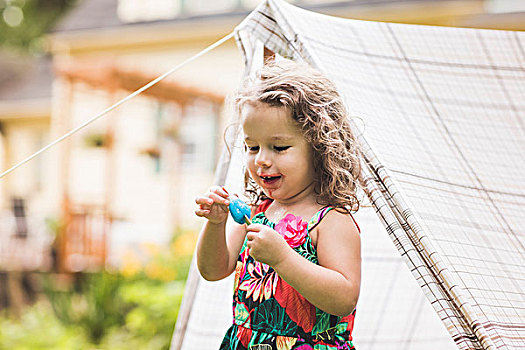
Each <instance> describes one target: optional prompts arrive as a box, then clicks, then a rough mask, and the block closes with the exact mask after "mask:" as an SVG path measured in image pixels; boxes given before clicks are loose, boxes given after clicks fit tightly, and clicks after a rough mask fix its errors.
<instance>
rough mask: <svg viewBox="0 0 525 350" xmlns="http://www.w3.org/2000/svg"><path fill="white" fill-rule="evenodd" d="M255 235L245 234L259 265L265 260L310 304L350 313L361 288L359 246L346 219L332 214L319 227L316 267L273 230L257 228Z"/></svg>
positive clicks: (333, 212)
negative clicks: (317, 262) (317, 263)
mask: <svg viewBox="0 0 525 350" xmlns="http://www.w3.org/2000/svg"><path fill="white" fill-rule="evenodd" d="M258 228H259V227H258ZM249 231H251V226H250V227H249ZM255 231H258V232H253V233H252V232H250V233H249V234H248V240H249V246H251V247H250V249H251V255H252V256H254V254H255V255H256V256H254V258H255V259H257V260H259V261H261V259H262V260H266V263H268V264H270V265H271V266H272V267H273V268H274V269H275V271H276V272H277V273H278V274H279V275H280V276H281V277H282V278H283V279H284V280H285V281H286V282H287V283H288V284H290V286H292V287H293V288H294V289H295V290H297V291H298V292H299V293H300V294H301V295H302V296H304V297H305V298H306V299H307V300H308V301H309V302H310V303H312V304H313V305H315V306H316V307H318V308H319V309H321V310H323V311H325V312H328V313H330V314H333V315H338V316H346V315H348V314H350V313H351V312H352V311H353V310H354V308H355V306H356V304H357V299H358V298H359V288H360V284H361V243H360V238H359V232H358V230H357V227H356V226H355V224H354V222H353V220H352V219H351V218H350V217H349V216H348V215H345V214H341V213H338V212H336V211H335V210H333V211H331V212H330V213H328V214H327V216H326V217H325V218H324V219H323V221H321V223H320V224H319V226H318V238H317V257H318V260H319V265H316V264H314V263H312V262H310V261H308V260H306V259H305V258H303V257H302V256H300V255H299V254H297V253H296V252H295V251H294V250H293V249H292V248H290V247H289V246H288V244H286V242H285V241H284V239H283V238H282V237H281V236H280V235H279V234H278V233H277V232H275V231H274V230H271V229H270V230H266V229H264V228H263V227H260V230H255ZM263 231H264V232H263ZM261 233H262V234H261ZM261 238H262V239H261ZM263 241H266V242H263ZM261 243H265V247H264V246H263V245H262V244H261ZM283 243H284V245H283ZM254 246H255V251H254ZM257 256H258V257H259V259H258V258H257ZM263 262H264V261H263Z"/></svg>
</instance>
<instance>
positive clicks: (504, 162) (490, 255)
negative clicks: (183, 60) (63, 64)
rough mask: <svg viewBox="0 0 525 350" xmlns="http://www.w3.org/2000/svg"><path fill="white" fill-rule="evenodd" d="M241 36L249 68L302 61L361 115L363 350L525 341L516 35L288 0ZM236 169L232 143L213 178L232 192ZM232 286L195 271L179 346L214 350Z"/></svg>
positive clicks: (250, 21) (524, 203)
mask: <svg viewBox="0 0 525 350" xmlns="http://www.w3.org/2000/svg"><path fill="white" fill-rule="evenodd" d="M235 33H236V38H237V40H238V43H239V47H240V48H241V50H242V51H243V53H244V55H245V57H246V66H247V72H251V71H253V70H254V69H256V68H257V66H259V65H260V64H262V56H263V54H262V48H263V47H266V48H268V49H269V50H272V51H274V52H276V53H277V54H278V55H281V56H283V57H288V58H291V59H294V60H304V61H307V62H309V63H310V64H312V65H314V66H316V67H317V68H319V69H320V70H321V71H323V72H324V73H325V74H326V75H327V76H328V77H330V78H331V79H332V80H333V81H334V82H335V83H336V84H337V86H338V88H339V89H340V91H341V93H342V94H343V96H344V98H345V101H346V103H347V105H348V109H349V110H350V112H351V114H352V115H353V116H357V117H359V118H360V120H363V121H364V123H362V124H361V123H358V122H354V126H355V129H356V130H355V131H356V133H357V134H358V138H359V142H360V143H361V145H362V147H363V149H364V150H365V159H364V164H366V166H365V169H364V175H365V177H366V178H367V186H368V189H369V190H370V191H371V198H370V200H371V202H372V204H373V209H365V210H362V211H360V212H359V213H358V215H357V220H358V222H359V223H360V225H361V227H362V240H363V283H362V290H361V298H360V301H359V304H358V311H357V319H356V325H355V328H354V339H355V344H356V346H357V347H358V348H359V349H446V348H454V347H455V346H457V347H459V348H461V349H482V348H483V349H523V348H525V278H524V277H523V276H524V274H523V271H525V249H524V248H525V229H524V227H525V215H524V213H523V209H524V208H525V120H524V119H525V118H524V117H525V33H520V32H506V31H489V30H476V29H459V28H444V27H427V26H413V25H401V24H390V23H378V22H366V21H357V20H346V19H340V18H334V17H329V16H324V15H320V14H316V13H312V12H308V11H305V10H302V9H299V8H296V7H293V6H291V5H289V4H287V3H285V2H283V1H281V0H269V1H266V2H263V3H262V4H261V5H260V6H259V7H258V8H257V9H256V10H254V11H253V12H252V13H251V14H250V15H249V16H248V17H247V18H246V19H245V20H244V21H243V22H242V23H241V24H240V25H239V26H238V27H237V28H236V30H235ZM352 120H353V121H354V120H357V119H352ZM241 168H242V166H241V154H240V151H239V149H235V150H234V152H233V154H232V156H231V158H230V157H228V155H227V154H225V156H224V157H223V159H222V161H221V163H220V165H219V168H218V170H217V178H216V182H217V183H221V184H222V183H225V184H226V185H227V186H228V187H229V188H234V189H235V188H236V189H237V190H238V192H240V191H241V190H240V185H241V176H242V171H241ZM379 222H381V223H382V225H379V224H378V223H379ZM388 237H389V238H388ZM392 242H393V243H394V244H393V245H392ZM394 246H395V248H396V250H397V252H396V251H395V250H394ZM400 259H402V261H404V263H403V265H402V264H400V261H401V260H400ZM405 266H408V269H406V267H405ZM408 271H410V272H408ZM410 273H411V276H410ZM409 277H412V278H409ZM414 279H415V281H414ZM416 282H417V283H416ZM417 285H419V287H420V288H417ZM231 293H232V282H231V279H227V280H224V281H221V282H215V283H209V282H205V281H203V280H202V279H201V278H200V277H199V276H198V272H197V271H196V269H195V267H194V266H193V267H192V270H191V272H190V277H189V279H188V284H187V291H186V294H185V298H184V301H183V305H182V308H181V311H180V313H179V318H178V321H177V326H176V330H175V333H174V337H173V342H172V348H173V349H181V348H182V349H214V348H217V347H218V345H219V343H220V341H221V339H222V336H223V334H224V332H225V330H226V329H227V327H228V326H229V324H230V323H231V317H232V316H231V308H230V305H231V304H230V302H231ZM423 295H424V297H423Z"/></svg>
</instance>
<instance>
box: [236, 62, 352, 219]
mask: <svg viewBox="0 0 525 350" xmlns="http://www.w3.org/2000/svg"><path fill="white" fill-rule="evenodd" d="M233 102H234V104H235V107H236V108H237V111H238V113H239V115H240V112H241V110H242V107H243V106H244V105H245V104H247V103H249V104H257V103H266V104H268V105H271V106H273V107H283V108H287V109H288V110H290V111H291V115H292V118H293V119H294V121H295V123H296V125H297V126H298V127H299V128H300V129H301V130H302V132H303V135H304V137H305V139H306V141H307V142H308V143H309V144H310V145H311V147H312V149H313V158H314V159H313V161H314V169H316V176H315V178H316V182H315V192H316V193H317V195H318V196H317V202H318V203H319V204H321V205H330V206H333V207H336V208H340V209H344V210H346V211H357V210H358V209H359V205H360V203H359V199H358V197H357V195H356V191H357V188H358V184H359V183H360V182H361V181H362V179H361V165H360V152H359V148H358V146H357V143H356V141H355V138H354V135H353V133H352V131H351V129H350V124H349V119H348V114H347V112H346V108H345V107H344V104H343V101H342V99H341V96H340V95H339V93H338V92H337V90H336V88H335V85H334V84H333V83H332V82H331V81H330V80H329V79H328V78H326V77H325V76H324V75H323V74H321V73H320V72H319V71H317V70H315V69H313V68H311V67H310V66H308V65H306V64H300V63H296V62H293V61H289V60H283V61H279V62H268V63H267V64H265V65H264V67H262V68H261V69H260V70H259V71H258V72H257V74H256V76H255V78H253V79H248V80H246V81H245V83H244V84H243V85H242V86H241V88H240V89H239V91H238V92H237V95H236V96H235V98H234V100H233ZM245 190H246V193H247V194H248V196H249V198H250V200H251V202H252V204H256V203H258V202H260V201H261V200H262V199H266V196H265V195H264V193H263V192H262V189H261V188H259V187H258V186H257V185H256V184H255V181H253V180H252V179H251V178H250V176H249V175H248V172H247V171H246V172H245Z"/></svg>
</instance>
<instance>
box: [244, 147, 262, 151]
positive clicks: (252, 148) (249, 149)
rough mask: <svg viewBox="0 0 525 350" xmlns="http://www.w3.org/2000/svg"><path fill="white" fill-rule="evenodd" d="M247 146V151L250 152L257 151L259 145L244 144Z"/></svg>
mask: <svg viewBox="0 0 525 350" xmlns="http://www.w3.org/2000/svg"><path fill="white" fill-rule="evenodd" d="M246 147H247V148H248V151H250V152H257V151H258V150H259V146H246Z"/></svg>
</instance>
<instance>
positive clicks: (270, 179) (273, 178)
mask: <svg viewBox="0 0 525 350" xmlns="http://www.w3.org/2000/svg"><path fill="white" fill-rule="evenodd" d="M259 178H260V179H261V181H262V182H263V183H264V184H265V185H267V186H268V185H273V184H275V183H276V182H277V181H279V180H280V179H281V176H280V175H259Z"/></svg>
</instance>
